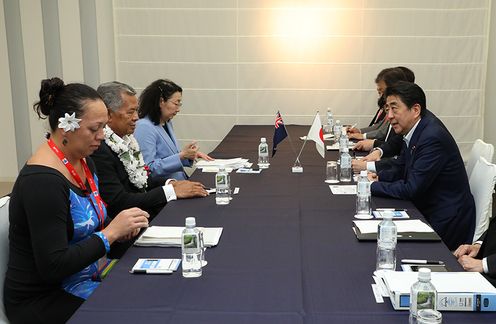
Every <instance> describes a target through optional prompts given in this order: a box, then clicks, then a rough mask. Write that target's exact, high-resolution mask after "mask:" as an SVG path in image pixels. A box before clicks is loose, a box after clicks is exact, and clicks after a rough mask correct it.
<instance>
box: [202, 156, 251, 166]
mask: <svg viewBox="0 0 496 324" xmlns="http://www.w3.org/2000/svg"><path fill="white" fill-rule="evenodd" d="M252 164H253V163H250V162H248V159H243V158H233V159H215V160H213V161H205V160H200V161H198V162H196V164H195V166H196V167H197V168H199V169H203V168H209V169H213V168H217V169H218V168H219V167H223V168H230V169H239V168H250V167H251V166H252Z"/></svg>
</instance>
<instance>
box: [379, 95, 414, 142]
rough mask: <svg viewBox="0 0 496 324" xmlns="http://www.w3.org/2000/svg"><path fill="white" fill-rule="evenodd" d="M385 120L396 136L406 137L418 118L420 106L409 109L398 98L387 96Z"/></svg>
mask: <svg viewBox="0 0 496 324" xmlns="http://www.w3.org/2000/svg"><path fill="white" fill-rule="evenodd" d="M386 110H388V113H387V118H388V120H389V121H390V122H391V126H392V127H393V129H394V132H395V133H396V134H402V135H406V134H408V132H409V131H410V129H412V127H413V126H414V125H415V123H416V122H417V121H418V120H419V118H420V106H419V105H418V104H415V105H413V107H412V108H411V109H408V107H407V106H406V105H405V104H404V103H403V101H401V98H400V97H398V96H388V97H387V99H386Z"/></svg>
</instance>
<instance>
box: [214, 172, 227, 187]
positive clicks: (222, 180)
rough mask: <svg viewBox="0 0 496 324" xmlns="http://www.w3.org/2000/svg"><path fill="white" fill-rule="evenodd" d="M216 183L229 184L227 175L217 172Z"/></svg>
mask: <svg viewBox="0 0 496 324" xmlns="http://www.w3.org/2000/svg"><path fill="white" fill-rule="evenodd" d="M215 184H216V186H227V175H226V174H217V175H216V176H215Z"/></svg>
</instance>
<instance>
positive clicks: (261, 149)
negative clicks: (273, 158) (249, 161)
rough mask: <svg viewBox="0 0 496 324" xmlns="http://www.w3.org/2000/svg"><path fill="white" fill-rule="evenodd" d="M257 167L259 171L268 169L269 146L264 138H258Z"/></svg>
mask: <svg viewBox="0 0 496 324" xmlns="http://www.w3.org/2000/svg"><path fill="white" fill-rule="evenodd" d="M258 167H259V168H260V169H268V168H269V145H267V140H266V139H265V137H262V138H260V145H258Z"/></svg>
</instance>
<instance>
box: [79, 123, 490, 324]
mask: <svg viewBox="0 0 496 324" xmlns="http://www.w3.org/2000/svg"><path fill="white" fill-rule="evenodd" d="M288 128H289V131H290V135H291V138H292V141H293V144H294V147H295V149H296V150H299V148H300V147H301V145H302V141H300V140H299V138H298V137H299V136H300V135H304V134H305V133H306V132H307V131H308V127H303V126H291V127H288ZM273 129H274V128H273V127H272V126H235V127H234V128H233V129H232V130H231V132H230V133H229V134H228V136H227V137H226V138H225V139H224V141H223V142H222V143H221V144H220V145H219V146H218V147H217V149H216V150H215V151H214V152H213V153H212V156H214V157H217V158H232V157H239V156H242V157H245V158H249V159H250V161H254V162H255V165H254V166H256V157H257V147H258V143H259V140H260V137H262V136H263V137H267V138H268V141H269V145H271V143H270V142H271V138H272V135H273ZM335 154H336V153H329V152H327V156H326V158H327V159H336V156H335ZM294 160H295V153H294V152H293V150H292V148H291V146H290V143H289V141H288V139H286V140H285V141H284V142H282V143H281V144H280V145H279V150H278V153H277V154H276V156H275V157H274V158H273V159H271V161H270V163H271V165H270V168H269V169H268V170H264V171H262V173H261V174H259V175H253V174H236V173H231V182H232V187H233V188H234V187H239V188H240V193H239V194H238V195H236V196H234V199H233V200H232V201H231V203H230V204H229V205H227V206H217V205H216V204H215V197H214V196H213V195H212V196H209V197H207V198H203V199H189V200H179V201H175V202H172V203H170V204H168V205H167V206H166V207H165V208H164V209H163V210H162V212H161V213H160V214H159V215H158V216H157V217H156V218H155V219H154V220H153V225H183V224H184V219H185V218H186V217H188V216H195V217H196V219H197V224H198V226H222V227H224V232H223V234H222V237H221V240H220V243H219V245H218V246H217V247H214V248H211V249H208V250H207V253H206V258H207V260H208V265H207V266H206V267H205V268H204V272H203V276H202V277H200V278H196V279H185V278H183V277H182V276H181V272H180V271H178V272H175V273H174V274H172V275H133V274H130V273H129V270H130V269H131V267H132V266H133V265H134V263H135V262H136V260H137V259H138V258H145V257H151V258H180V257H181V251H180V249H179V248H154V247H147V248H143V247H132V248H131V249H129V250H128V251H127V253H126V254H125V255H124V257H123V258H122V259H121V260H120V262H119V263H118V264H117V265H116V267H115V268H114V269H113V270H112V272H111V273H110V275H109V276H108V277H107V278H106V279H105V281H104V282H103V283H102V285H101V286H100V287H99V288H98V289H97V290H96V291H95V293H94V294H93V295H92V296H91V297H90V298H89V299H88V300H87V301H86V302H85V303H84V304H83V306H82V307H81V308H80V309H79V310H78V312H77V313H76V314H75V315H74V316H73V317H72V319H71V321H70V322H71V323H84V324H87V323H91V322H96V323H105V322H106V323H140V322H141V323H247V324H248V323H288V324H293V323H294V324H297V323H407V321H408V312H406V311H394V310H393V308H392V306H391V304H390V302H389V299H387V298H386V299H385V302H384V303H383V304H377V303H376V302H375V299H374V296H373V293H372V289H371V284H372V283H373V280H372V277H371V275H372V272H373V271H374V269H375V249H376V244H375V242H359V241H358V240H357V239H356V237H355V235H354V233H353V231H352V229H351V224H352V220H353V215H354V208H355V197H354V196H333V195H332V194H331V192H330V190H329V187H328V186H327V185H326V184H325V183H324V181H323V180H324V176H325V160H324V159H322V158H321V157H320V156H319V155H318V153H317V151H316V150H315V148H314V143H313V142H309V143H307V145H306V147H305V149H304V151H303V154H302V157H301V158H300V160H301V162H302V164H303V167H304V173H303V174H293V173H291V166H292V165H293V162H294ZM193 179H195V180H198V181H201V182H203V183H204V184H205V185H206V186H207V187H213V186H214V174H212V173H200V172H196V173H195V175H194V176H193ZM373 207H404V208H408V213H409V214H410V215H412V216H413V217H420V218H421V217H422V216H421V215H420V214H419V213H418V211H417V210H416V209H415V208H414V206H413V205H412V204H411V203H410V202H408V201H401V200H392V199H384V198H373ZM397 254H398V260H399V259H401V258H422V259H425V258H429V259H438V260H444V261H445V262H446V264H447V265H448V267H449V268H450V269H451V270H453V271H459V270H461V268H460V267H459V266H458V264H457V263H456V260H455V258H454V257H453V256H452V255H451V253H450V252H449V251H448V249H447V248H446V246H445V245H444V244H443V243H442V242H400V243H399V244H398V247H397ZM443 316H444V322H445V323H494V322H496V315H494V314H491V313H453V312H452V313H447V312H445V313H443Z"/></svg>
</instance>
